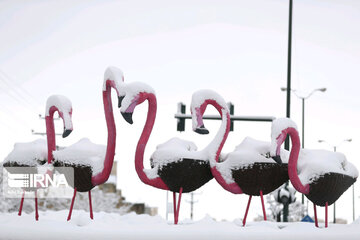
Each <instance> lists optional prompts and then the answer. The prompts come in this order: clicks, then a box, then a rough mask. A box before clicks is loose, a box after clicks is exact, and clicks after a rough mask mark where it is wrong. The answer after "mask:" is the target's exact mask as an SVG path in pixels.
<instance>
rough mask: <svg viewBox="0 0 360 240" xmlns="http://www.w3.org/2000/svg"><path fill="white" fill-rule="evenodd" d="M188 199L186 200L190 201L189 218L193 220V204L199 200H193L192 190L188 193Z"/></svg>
mask: <svg viewBox="0 0 360 240" xmlns="http://www.w3.org/2000/svg"><path fill="white" fill-rule="evenodd" d="M190 199H191V200H190V201H187V202H188V203H190V219H191V220H193V218H194V204H195V203H197V202H199V201H194V192H191V193H190Z"/></svg>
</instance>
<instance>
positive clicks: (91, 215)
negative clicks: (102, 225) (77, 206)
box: [89, 190, 94, 219]
mask: <svg viewBox="0 0 360 240" xmlns="http://www.w3.org/2000/svg"><path fill="white" fill-rule="evenodd" d="M89 211H90V218H91V219H94V215H93V210H92V204H91V190H90V191H89Z"/></svg>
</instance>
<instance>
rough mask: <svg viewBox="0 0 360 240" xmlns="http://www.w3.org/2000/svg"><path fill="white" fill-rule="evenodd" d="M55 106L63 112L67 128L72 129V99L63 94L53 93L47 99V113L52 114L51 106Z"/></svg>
mask: <svg viewBox="0 0 360 240" xmlns="http://www.w3.org/2000/svg"><path fill="white" fill-rule="evenodd" d="M52 106H55V107H56V108H57V109H58V110H59V111H60V112H62V114H63V118H64V124H65V128H66V129H72V122H71V116H70V114H69V113H70V112H72V104H71V101H70V100H69V99H68V98H67V97H65V96H63V95H52V96H50V97H49V98H48V99H47V101H46V109H45V115H46V116H49V115H50V112H49V111H50V108H51V107H52Z"/></svg>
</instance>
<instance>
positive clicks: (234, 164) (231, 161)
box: [217, 137, 289, 183]
mask: <svg viewBox="0 0 360 240" xmlns="http://www.w3.org/2000/svg"><path fill="white" fill-rule="evenodd" d="M270 149H271V143H270V142H264V141H259V140H256V139H253V138H251V137H246V138H245V139H244V140H243V141H242V142H241V143H240V144H239V145H238V146H236V147H235V150H234V151H233V152H230V153H228V154H227V155H225V156H224V159H223V162H221V163H220V164H217V169H218V170H219V172H220V173H221V174H222V176H223V177H224V179H225V181H226V182H227V183H232V182H233V178H232V170H233V169H240V168H248V167H249V166H251V165H252V164H254V163H259V162H262V163H275V161H274V160H273V159H272V158H271V157H270V154H269V152H270ZM280 157H281V160H282V161H283V163H287V162H288V160H289V152H288V151H286V150H284V149H281V151H280Z"/></svg>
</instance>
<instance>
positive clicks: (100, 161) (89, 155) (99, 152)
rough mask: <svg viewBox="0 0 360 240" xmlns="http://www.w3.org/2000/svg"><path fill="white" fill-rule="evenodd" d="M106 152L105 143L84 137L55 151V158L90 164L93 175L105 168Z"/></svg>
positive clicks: (77, 163) (65, 161)
mask: <svg viewBox="0 0 360 240" xmlns="http://www.w3.org/2000/svg"><path fill="white" fill-rule="evenodd" d="M105 154H106V146H105V145H99V144H95V143H92V142H91V141H90V140H89V139H88V138H82V139H80V140H79V141H78V142H77V143H75V144H73V145H71V146H69V147H66V148H64V149H62V150H59V151H54V152H53V156H54V160H58V161H61V162H64V163H68V164H74V165H85V166H90V167H91V168H92V174H93V176H94V175H96V174H98V173H100V172H101V171H102V170H103V169H104V160H105Z"/></svg>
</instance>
